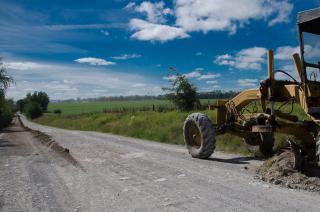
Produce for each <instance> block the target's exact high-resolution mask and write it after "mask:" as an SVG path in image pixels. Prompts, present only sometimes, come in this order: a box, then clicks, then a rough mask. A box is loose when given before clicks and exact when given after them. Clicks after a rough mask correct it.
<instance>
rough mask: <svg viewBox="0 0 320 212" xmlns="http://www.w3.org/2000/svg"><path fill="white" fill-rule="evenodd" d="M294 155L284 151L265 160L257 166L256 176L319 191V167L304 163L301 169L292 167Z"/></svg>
mask: <svg viewBox="0 0 320 212" xmlns="http://www.w3.org/2000/svg"><path fill="white" fill-rule="evenodd" d="M293 161H294V157H293V154H292V153H291V152H290V151H285V152H283V153H281V154H279V155H276V156H274V157H273V158H271V159H269V160H267V161H265V162H264V163H263V165H262V166H261V167H260V168H258V170H257V174H258V175H257V176H256V178H258V179H261V180H263V181H266V182H269V183H273V184H275V185H281V186H284V187H287V188H291V189H303V190H307V191H312V192H319V193H320V169H319V167H316V166H311V165H305V166H304V168H303V170H301V171H298V170H296V169H294V168H293Z"/></svg>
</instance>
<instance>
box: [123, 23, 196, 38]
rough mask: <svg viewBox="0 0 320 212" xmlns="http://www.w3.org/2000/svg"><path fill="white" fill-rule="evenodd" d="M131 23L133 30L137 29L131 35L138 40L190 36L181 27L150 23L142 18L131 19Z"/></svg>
mask: <svg viewBox="0 0 320 212" xmlns="http://www.w3.org/2000/svg"><path fill="white" fill-rule="evenodd" d="M129 25H130V28H131V29H132V30H135V31H136V32H135V33H134V34H133V35H132V36H131V37H132V38H134V39H138V40H149V41H161V42H165V41H168V40H173V39H177V38H180V39H181V38H188V37H190V36H189V35H188V34H186V33H185V32H184V30H183V29H181V28H177V27H172V26H168V25H162V24H155V23H150V22H147V21H144V20H141V19H131V21H130V23H129Z"/></svg>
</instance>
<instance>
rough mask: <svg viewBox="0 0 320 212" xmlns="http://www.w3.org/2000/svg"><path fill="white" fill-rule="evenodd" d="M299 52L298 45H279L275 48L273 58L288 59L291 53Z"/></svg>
mask: <svg viewBox="0 0 320 212" xmlns="http://www.w3.org/2000/svg"><path fill="white" fill-rule="evenodd" d="M299 52H300V47H292V46H280V47H278V48H277V50H276V52H275V55H274V58H275V59H278V60H290V59H291V58H292V55H293V54H295V53H299Z"/></svg>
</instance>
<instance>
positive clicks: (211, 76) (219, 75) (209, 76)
mask: <svg viewBox="0 0 320 212" xmlns="http://www.w3.org/2000/svg"><path fill="white" fill-rule="evenodd" d="M219 77H221V74H210V73H208V74H203V75H201V76H200V77H199V78H198V80H208V79H216V78H219Z"/></svg>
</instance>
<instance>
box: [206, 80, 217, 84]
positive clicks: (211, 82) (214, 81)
mask: <svg viewBox="0 0 320 212" xmlns="http://www.w3.org/2000/svg"><path fill="white" fill-rule="evenodd" d="M206 83H207V84H217V83H218V81H217V80H211V81H206Z"/></svg>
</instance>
